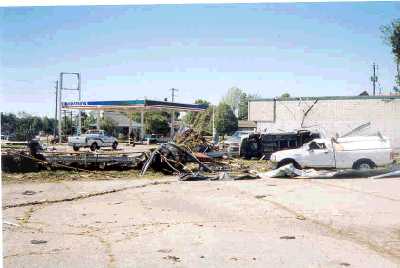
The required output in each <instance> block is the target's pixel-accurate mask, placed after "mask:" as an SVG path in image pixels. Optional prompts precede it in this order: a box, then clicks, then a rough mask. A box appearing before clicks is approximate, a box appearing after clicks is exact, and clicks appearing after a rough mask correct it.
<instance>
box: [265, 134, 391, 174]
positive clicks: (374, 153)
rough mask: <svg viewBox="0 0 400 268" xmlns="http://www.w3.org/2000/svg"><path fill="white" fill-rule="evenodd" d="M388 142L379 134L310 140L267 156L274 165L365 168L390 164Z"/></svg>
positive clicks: (275, 166)
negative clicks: (296, 146)
mask: <svg viewBox="0 0 400 268" xmlns="http://www.w3.org/2000/svg"><path fill="white" fill-rule="evenodd" d="M393 156H394V155H393V151H392V148H391V145H390V141H389V140H388V139H387V138H386V137H383V136H382V135H376V136H358V137H345V138H332V139H314V140H313V141H311V142H309V143H306V144H304V145H303V146H302V147H301V148H298V149H292V150H283V151H279V152H275V153H273V154H272V155H271V158H270V160H271V162H272V165H273V167H274V168H279V167H282V166H285V165H287V164H293V165H294V167H295V168H297V169H302V168H317V169H320V168H323V169H333V168H336V169H357V170H369V169H373V168H376V167H382V166H386V165H389V164H391V163H393V161H394V158H393Z"/></svg>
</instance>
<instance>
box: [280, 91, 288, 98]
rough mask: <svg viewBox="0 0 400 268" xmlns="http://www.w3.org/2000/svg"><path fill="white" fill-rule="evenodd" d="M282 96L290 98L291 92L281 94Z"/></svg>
mask: <svg viewBox="0 0 400 268" xmlns="http://www.w3.org/2000/svg"><path fill="white" fill-rule="evenodd" d="M281 98H282V99H288V98H290V94H289V93H287V92H286V93H283V94H282V95H281Z"/></svg>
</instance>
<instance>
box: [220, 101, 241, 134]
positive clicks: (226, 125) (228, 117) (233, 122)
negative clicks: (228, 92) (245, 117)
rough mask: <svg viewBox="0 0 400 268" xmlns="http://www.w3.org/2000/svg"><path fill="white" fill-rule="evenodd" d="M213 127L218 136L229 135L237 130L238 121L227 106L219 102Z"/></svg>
mask: <svg viewBox="0 0 400 268" xmlns="http://www.w3.org/2000/svg"><path fill="white" fill-rule="evenodd" d="M215 125H216V129H217V132H218V134H220V135H225V134H228V135H230V134H232V133H233V132H234V131H236V130H237V129H238V119H237V117H236V116H235V114H234V113H233V111H232V109H231V107H230V106H229V105H228V104H226V103H224V102H221V103H220V104H219V105H218V108H217V112H216V116H215Z"/></svg>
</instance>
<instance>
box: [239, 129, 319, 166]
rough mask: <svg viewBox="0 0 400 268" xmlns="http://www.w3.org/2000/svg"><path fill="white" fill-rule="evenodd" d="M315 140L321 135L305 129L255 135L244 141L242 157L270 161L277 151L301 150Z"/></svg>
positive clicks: (241, 151)
mask: <svg viewBox="0 0 400 268" xmlns="http://www.w3.org/2000/svg"><path fill="white" fill-rule="evenodd" d="M315 138H320V134H319V133H317V132H312V131H310V130H305V129H301V130H297V131H291V132H277V133H254V134H250V135H249V136H248V137H245V138H243V139H242V142H241V145H240V156H241V157H244V158H246V159H251V158H253V157H256V158H258V159H260V158H261V157H264V159H269V158H270V156H271V154H272V153H274V152H276V151H279V150H285V149H294V148H299V147H301V146H302V145H303V144H304V143H307V142H310V141H311V140H313V139H315Z"/></svg>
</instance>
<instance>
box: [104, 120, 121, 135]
mask: <svg viewBox="0 0 400 268" xmlns="http://www.w3.org/2000/svg"><path fill="white" fill-rule="evenodd" d="M116 127H117V122H115V121H114V120H113V119H111V118H109V117H105V118H102V119H101V121H100V128H101V129H103V130H104V131H105V132H107V133H110V134H114V132H115V128H116Z"/></svg>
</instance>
